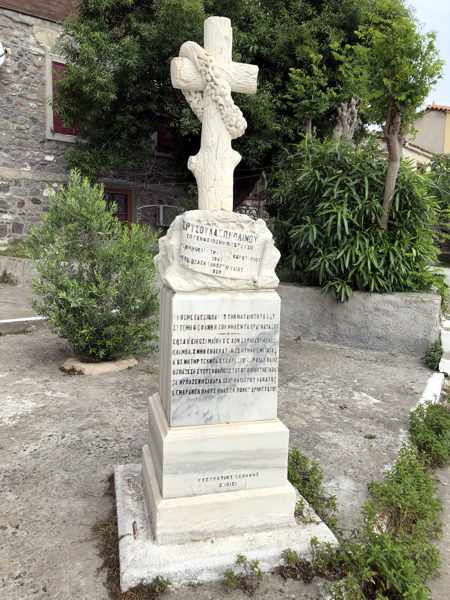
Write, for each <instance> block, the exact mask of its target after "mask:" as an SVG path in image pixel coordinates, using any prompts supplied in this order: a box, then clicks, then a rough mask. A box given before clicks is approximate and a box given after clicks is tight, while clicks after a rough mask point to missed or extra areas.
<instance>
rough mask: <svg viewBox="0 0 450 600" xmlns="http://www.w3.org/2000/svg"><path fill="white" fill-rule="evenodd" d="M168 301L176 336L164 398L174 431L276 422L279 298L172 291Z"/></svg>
mask: <svg viewBox="0 0 450 600" xmlns="http://www.w3.org/2000/svg"><path fill="white" fill-rule="evenodd" d="M162 302H164V303H166V305H167V303H169V304H170V306H166V309H167V308H168V309H169V310H168V311H167V310H166V319H165V323H166V324H167V325H169V324H170V333H169V334H166V335H165V336H164V337H165V338H167V339H166V340H164V339H162V340H161V346H162V347H161V356H162V365H165V366H164V367H163V373H162V380H161V397H162V401H163V405H164V406H165V407H166V413H168V414H167V416H168V420H169V423H170V425H203V424H213V423H226V422H230V421H257V420H263V419H274V418H276V415H277V385H278V349H279V326H280V299H279V296H278V294H277V293H276V292H273V291H263V292H257V293H255V292H253V293H252V292H212V293H210V294H196V293H191V294H183V293H177V294H175V295H173V294H170V292H169V291H168V290H167V288H166V289H165V293H163V296H162ZM169 338H170V339H169ZM169 346H170V350H169Z"/></svg>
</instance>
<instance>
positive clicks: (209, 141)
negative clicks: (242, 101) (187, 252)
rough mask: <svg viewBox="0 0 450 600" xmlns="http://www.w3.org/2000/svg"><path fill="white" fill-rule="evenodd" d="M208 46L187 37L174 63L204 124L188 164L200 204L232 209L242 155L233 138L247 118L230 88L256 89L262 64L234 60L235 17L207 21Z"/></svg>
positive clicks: (179, 83)
mask: <svg viewBox="0 0 450 600" xmlns="http://www.w3.org/2000/svg"><path fill="white" fill-rule="evenodd" d="M204 37H205V40H204V43H205V48H204V49H203V48H202V47H201V46H199V45H198V44H196V43H195V42H186V43H184V44H183V45H182V46H181V48H180V56H179V57H177V58H174V59H173V60H172V63H171V68H170V72H171V78H172V85H173V86H174V87H175V88H177V89H180V90H182V92H183V94H184V95H185V97H186V99H187V101H188V102H189V104H190V106H191V108H192V110H193V111H194V113H195V114H196V115H197V117H198V118H199V119H200V121H201V123H202V136H201V147H200V152H199V153H198V154H197V155H196V156H191V157H190V159H189V162H188V168H189V170H190V171H192V173H193V174H194V175H195V178H196V180H197V186H198V205H199V208H200V209H206V210H228V211H232V210H233V173H234V169H235V167H236V166H237V165H238V163H239V161H240V160H241V155H240V154H239V153H238V152H236V151H235V150H233V149H232V147H231V140H232V139H235V138H237V137H240V136H241V135H243V134H244V132H245V129H246V127H247V123H246V121H245V119H244V117H243V116H242V113H241V111H240V109H239V108H238V107H237V106H236V105H235V104H234V102H233V99H232V97H231V92H240V93H242V94H255V93H256V90H257V84H258V67H257V66H255V65H246V64H243V63H236V62H233V59H232V46H233V31H232V28H231V22H230V19H227V18H226V17H209V18H208V19H206V21H205V31H204Z"/></svg>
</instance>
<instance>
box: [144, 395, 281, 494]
mask: <svg viewBox="0 0 450 600" xmlns="http://www.w3.org/2000/svg"><path fill="white" fill-rule="evenodd" d="M148 422H149V430H150V435H149V436H148V447H149V449H150V454H151V457H152V462H153V468H154V471H155V474H156V478H157V480H158V485H159V489H160V492H161V496H162V497H163V498H165V499H167V498H181V497H182V498H184V497H186V496H199V495H204V494H217V493H220V492H235V491H242V490H250V489H252V488H265V487H279V486H285V485H286V483H287V480H286V471H287V461H288V446H289V431H288V429H287V427H286V426H285V425H283V423H282V422H281V421H280V420H279V419H271V420H269V421H252V422H240V423H229V424H220V425H219V424H218V425H200V426H193V427H192V426H190V427H169V424H168V423H167V418H166V415H165V413H164V410H163V407H162V404H161V401H160V399H159V394H154V395H153V396H151V397H150V398H149V403H148Z"/></svg>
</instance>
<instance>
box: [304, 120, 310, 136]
mask: <svg viewBox="0 0 450 600" xmlns="http://www.w3.org/2000/svg"><path fill="white" fill-rule="evenodd" d="M303 127H304V129H305V135H306V136H308V137H311V135H312V119H311V117H306V118H305V120H304V121H303Z"/></svg>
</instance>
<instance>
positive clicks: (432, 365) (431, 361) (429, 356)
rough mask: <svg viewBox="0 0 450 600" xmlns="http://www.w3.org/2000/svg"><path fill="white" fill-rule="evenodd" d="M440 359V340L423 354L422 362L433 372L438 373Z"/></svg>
mask: <svg viewBox="0 0 450 600" xmlns="http://www.w3.org/2000/svg"><path fill="white" fill-rule="evenodd" d="M441 358H442V343H441V340H440V339H439V340H436V341H435V342H434V343H433V344H431V346H430V347H429V348H428V350H427V351H426V352H425V356H424V357H423V362H424V363H425V365H426V366H427V367H428V368H429V369H432V370H433V371H439V363H440V362H441Z"/></svg>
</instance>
